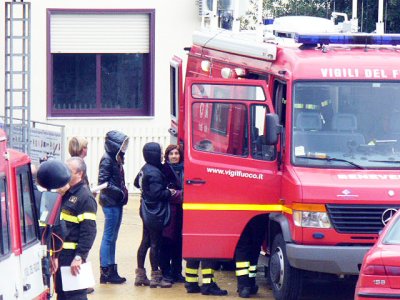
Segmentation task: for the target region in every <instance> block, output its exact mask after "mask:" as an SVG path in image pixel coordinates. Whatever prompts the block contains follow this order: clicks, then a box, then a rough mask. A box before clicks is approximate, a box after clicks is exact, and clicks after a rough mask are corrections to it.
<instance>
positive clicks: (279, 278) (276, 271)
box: [269, 248, 284, 287]
mask: <svg viewBox="0 0 400 300" xmlns="http://www.w3.org/2000/svg"><path fill="white" fill-rule="evenodd" d="M276 250H277V251H276V252H275V253H274V254H273V255H272V257H271V261H270V270H269V272H270V276H271V280H272V282H273V283H274V284H275V285H277V287H281V285H282V283H283V275H284V261H283V255H282V250H281V249H280V248H278V249H276Z"/></svg>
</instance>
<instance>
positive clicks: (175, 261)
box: [160, 237, 182, 276]
mask: <svg viewBox="0 0 400 300" xmlns="http://www.w3.org/2000/svg"><path fill="white" fill-rule="evenodd" d="M161 249H162V251H160V267H161V270H162V272H163V275H164V276H166V275H171V276H177V275H182V238H181V239H180V240H178V241H174V240H172V239H170V238H167V237H162V238H161Z"/></svg>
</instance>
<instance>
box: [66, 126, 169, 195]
mask: <svg viewBox="0 0 400 300" xmlns="http://www.w3.org/2000/svg"><path fill="white" fill-rule="evenodd" d="M110 130H114V129H110V128H107V129H105V128H95V127H94V128H86V129H85V128H77V127H75V128H68V127H67V128H66V144H65V148H64V149H66V155H65V157H67V158H68V157H69V154H68V142H69V140H70V139H71V137H73V136H83V137H85V138H86V139H87V140H88V155H87V157H86V158H85V161H86V165H87V168H88V178H89V182H90V184H91V185H92V186H93V185H96V184H97V176H98V167H99V162H100V159H101V157H102V156H103V154H104V137H105V135H106V133H107V132H108V131H110ZM115 130H119V131H121V132H123V133H125V134H126V135H127V136H129V147H128V150H127V152H126V155H125V165H124V170H125V181H126V185H127V187H128V190H129V192H130V193H133V192H134V193H137V192H138V190H137V189H136V188H134V186H133V181H134V179H135V176H136V174H137V173H138V172H139V170H140V168H141V167H142V166H143V164H144V159H143V154H142V149H143V146H144V144H146V143H147V142H157V143H159V144H160V145H161V146H162V147H163V149H165V148H166V147H167V146H168V145H169V139H170V136H169V133H168V130H167V129H166V128H143V127H140V128H128V129H125V128H124V129H118V128H116V129H115Z"/></svg>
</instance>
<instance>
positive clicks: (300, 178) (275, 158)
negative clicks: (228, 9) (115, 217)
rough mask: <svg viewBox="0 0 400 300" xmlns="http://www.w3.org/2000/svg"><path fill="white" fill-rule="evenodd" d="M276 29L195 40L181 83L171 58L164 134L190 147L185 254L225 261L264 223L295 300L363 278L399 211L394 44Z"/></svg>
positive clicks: (380, 38) (276, 271) (399, 105)
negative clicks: (330, 283) (313, 280)
mask: <svg viewBox="0 0 400 300" xmlns="http://www.w3.org/2000/svg"><path fill="white" fill-rule="evenodd" d="M284 18H285V17H284ZM284 18H282V19H280V20H276V22H277V24H289V25H290V26H287V27H284V26H283V27H281V28H285V29H282V30H280V31H279V30H277V29H276V28H275V30H274V31H273V32H267V30H266V31H265V32H264V35H263V36H262V38H261V39H260V37H259V36H257V35H256V34H255V33H249V32H232V31H227V30H221V29H218V30H210V29H204V30H202V31H199V32H195V33H194V36H193V45H192V46H191V47H190V50H189V51H188V60H187V66H186V72H185V76H184V77H183V75H182V74H183V70H182V60H181V59H179V58H178V57H174V58H173V59H172V61H171V75H172V76H171V112H172V113H171V115H172V123H171V129H170V133H171V136H172V142H177V143H181V144H183V145H184V149H185V178H184V181H185V183H184V225H183V226H184V227H183V253H184V257H188V258H193V257H196V258H215V259H232V258H233V257H234V253H235V248H236V245H237V243H238V240H239V238H240V236H241V234H242V232H243V229H244V228H245V226H246V224H247V223H248V222H249V221H250V220H251V219H252V218H253V217H255V216H257V215H260V214H267V215H268V220H269V221H268V223H267V224H266V225H265V228H264V229H263V231H264V233H265V236H266V242H267V243H266V244H267V248H266V254H267V256H268V257H269V265H268V276H269V280H270V282H271V286H272V290H273V293H274V296H275V298H276V299H298V297H300V296H301V290H302V286H303V279H304V278H305V277H307V276H309V275H313V276H315V275H316V274H318V275H323V274H331V275H332V274H333V275H336V276H339V277H346V276H352V275H357V274H358V272H359V270H360V266H361V263H362V259H363V256H364V254H365V253H366V251H367V250H368V249H369V248H370V247H371V245H373V244H374V242H375V241H376V239H377V236H378V233H379V231H380V230H381V229H382V228H383V226H384V225H385V222H386V221H387V219H388V218H390V216H391V215H390V213H391V212H393V211H394V210H397V209H399V207H400V191H399V189H398V185H399V180H400V175H399V166H400V97H399V95H400V68H399V66H398V62H399V61H400V48H399V45H400V38H399V36H398V35H387V34H363V33H354V34H350V33H342V32H338V31H334V30H333V31H332V29H331V28H335V27H334V26H333V27H330V26H331V25H332V24H330V23H329V24H328V23H327V22H329V20H325V19H323V20H322V19H321V20H318V19H314V18H310V17H309V18H310V19H304V17H299V18H291V17H288V18H286V19H284ZM285 22H286V23H285ZM296 22H297V23H296ZM299 22H303V23H304V22H312V24H314V25H313V27H314V29H313V30H314V31H313V32H311V33H308V32H296V28H297V29H298V28H301V26H300V25H299V24H300V23H299ZM328 25H329V26H328ZM327 27H329V28H330V29H326V30H325V29H324V28H327ZM288 28H290V29H288ZM293 28H294V29H293ZM318 30H320V31H323V32H322V33H321V32H318Z"/></svg>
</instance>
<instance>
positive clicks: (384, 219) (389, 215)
mask: <svg viewBox="0 0 400 300" xmlns="http://www.w3.org/2000/svg"><path fill="white" fill-rule="evenodd" d="M396 212H397V209H395V208H388V209H387V210H385V211H384V212H383V213H382V218H381V221H382V224H383V225H386V224H387V223H388V222H389V221H390V220H391V219H392V217H393V215H394V214H395V213H396Z"/></svg>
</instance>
